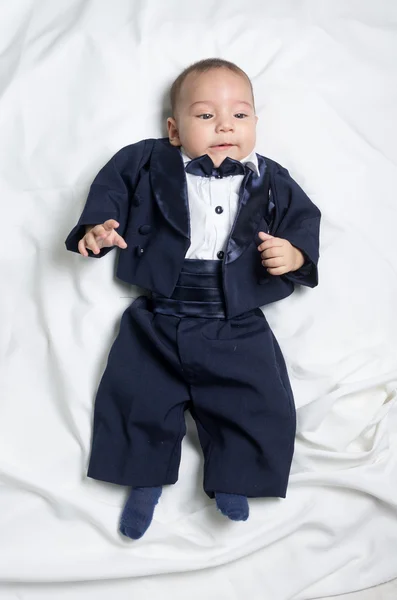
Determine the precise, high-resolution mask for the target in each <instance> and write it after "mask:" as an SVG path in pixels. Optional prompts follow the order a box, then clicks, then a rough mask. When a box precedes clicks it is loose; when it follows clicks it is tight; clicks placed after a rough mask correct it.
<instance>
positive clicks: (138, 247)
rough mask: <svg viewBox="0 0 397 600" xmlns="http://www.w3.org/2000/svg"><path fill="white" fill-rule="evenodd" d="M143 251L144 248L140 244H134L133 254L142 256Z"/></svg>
mask: <svg viewBox="0 0 397 600" xmlns="http://www.w3.org/2000/svg"><path fill="white" fill-rule="evenodd" d="M144 252H145V250H144V249H143V248H142V246H135V254H136V255H137V256H142V254H143V253H144Z"/></svg>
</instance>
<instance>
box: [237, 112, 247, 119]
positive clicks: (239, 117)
mask: <svg viewBox="0 0 397 600" xmlns="http://www.w3.org/2000/svg"><path fill="white" fill-rule="evenodd" d="M234 116H235V117H236V118H237V119H244V117H248V115H246V114H245V113H237V114H235V115H234Z"/></svg>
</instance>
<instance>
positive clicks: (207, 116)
mask: <svg viewBox="0 0 397 600" xmlns="http://www.w3.org/2000/svg"><path fill="white" fill-rule="evenodd" d="M197 116H198V118H199V119H204V120H207V119H210V118H211V117H212V115H210V113H204V114H202V115H197Z"/></svg>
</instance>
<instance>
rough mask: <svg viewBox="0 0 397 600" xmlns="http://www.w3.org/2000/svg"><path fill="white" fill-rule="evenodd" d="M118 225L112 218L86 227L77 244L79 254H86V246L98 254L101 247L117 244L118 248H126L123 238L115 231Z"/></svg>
mask: <svg viewBox="0 0 397 600" xmlns="http://www.w3.org/2000/svg"><path fill="white" fill-rule="evenodd" d="M117 227H119V223H117V221H115V220H114V219H108V221H105V222H104V223H102V225H94V227H91V229H88V226H87V229H86V234H85V236H84V237H83V238H81V240H80V241H79V244H78V249H79V252H80V254H82V255H83V256H88V252H87V250H86V248H88V249H89V250H92V252H93V253H94V254H99V252H100V250H101V248H110V247H111V246H118V247H119V248H123V249H124V248H127V244H126V242H125V240H124V239H123V238H122V237H121V235H119V234H118V233H117V231H115V229H117Z"/></svg>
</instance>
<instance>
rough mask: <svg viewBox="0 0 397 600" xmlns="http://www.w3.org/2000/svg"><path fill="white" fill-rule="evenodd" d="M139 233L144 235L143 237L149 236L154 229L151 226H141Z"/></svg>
mask: <svg viewBox="0 0 397 600" xmlns="http://www.w3.org/2000/svg"><path fill="white" fill-rule="evenodd" d="M138 231H139V233H142V235H147V234H148V233H150V232H151V231H152V227H151V225H141V226H140V228H139V230H138Z"/></svg>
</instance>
